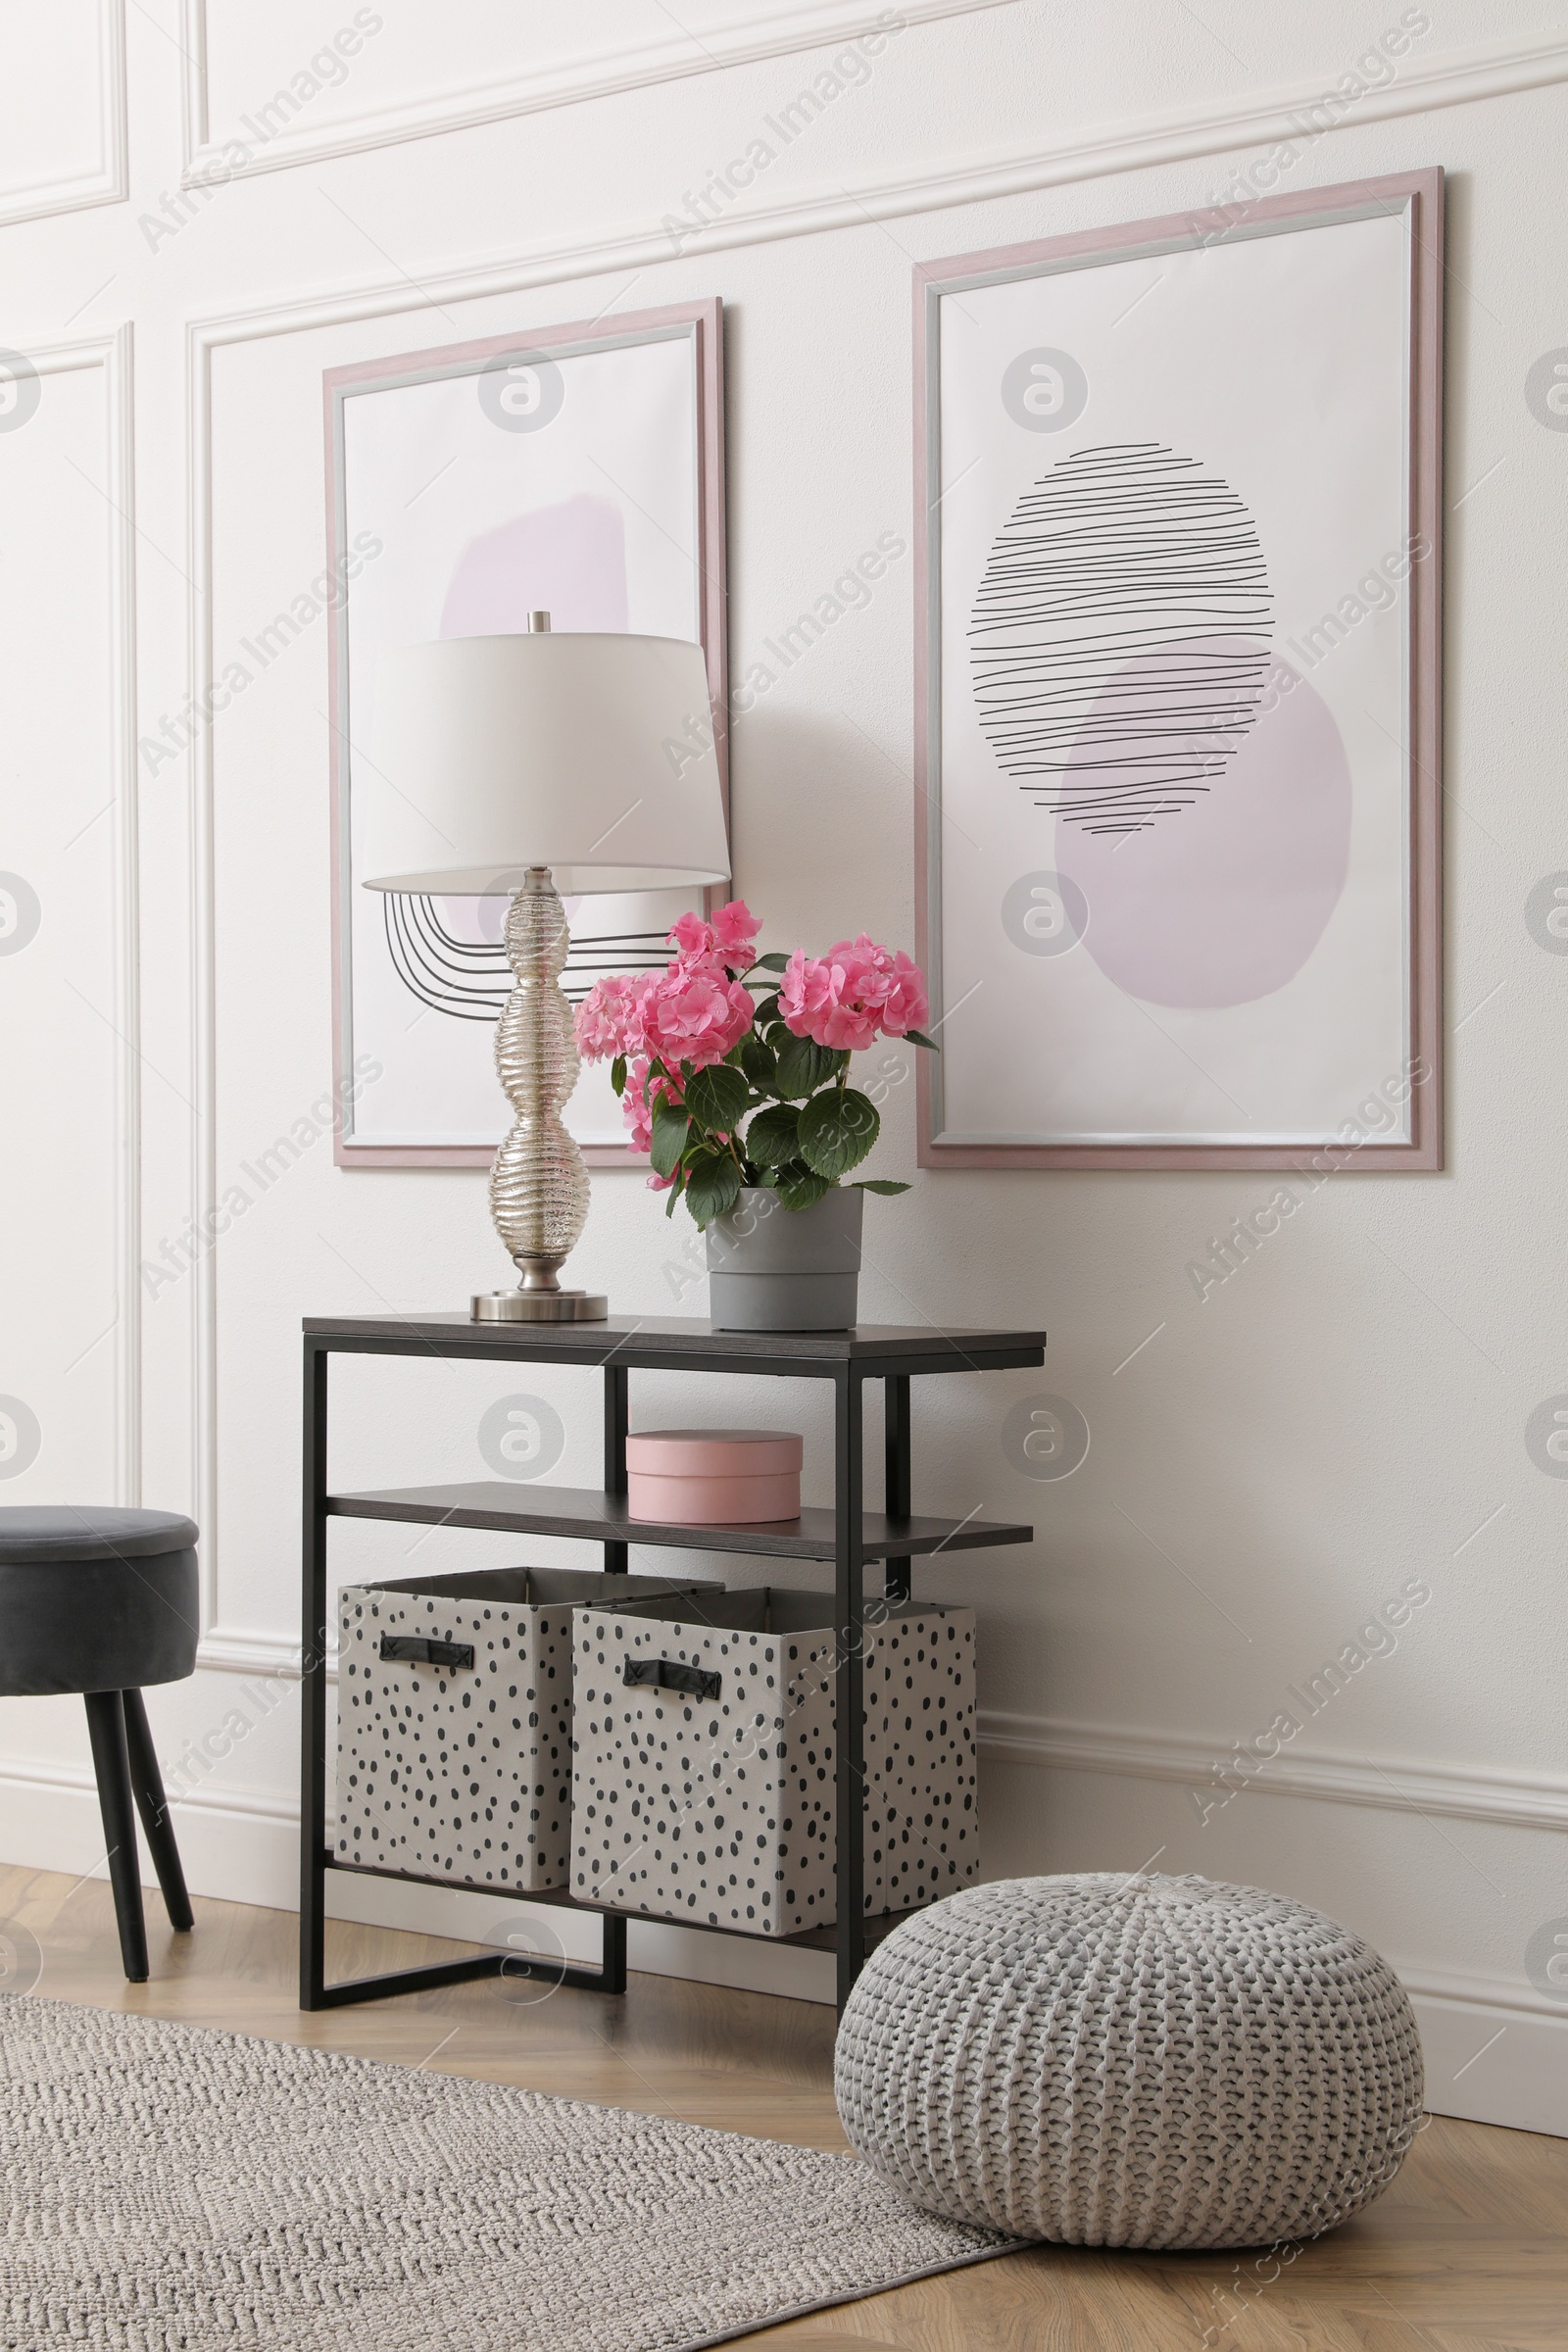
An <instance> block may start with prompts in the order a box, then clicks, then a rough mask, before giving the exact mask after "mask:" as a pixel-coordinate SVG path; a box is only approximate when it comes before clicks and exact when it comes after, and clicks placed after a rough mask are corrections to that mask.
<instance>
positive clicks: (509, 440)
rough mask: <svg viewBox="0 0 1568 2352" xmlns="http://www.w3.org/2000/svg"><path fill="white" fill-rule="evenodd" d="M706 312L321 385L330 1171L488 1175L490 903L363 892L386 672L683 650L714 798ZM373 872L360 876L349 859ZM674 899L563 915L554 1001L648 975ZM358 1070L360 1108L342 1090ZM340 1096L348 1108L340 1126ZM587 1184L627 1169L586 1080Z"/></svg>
mask: <svg viewBox="0 0 1568 2352" xmlns="http://www.w3.org/2000/svg"><path fill="white" fill-rule="evenodd" d="M721 368H722V356H721V308H720V305H719V303H718V302H717V300H716V299H715V300H712V301H708V302H700V303H691V304H685V305H682V306H680V307H677V308H674V309H669V310H660V311H645V312H642V313H640V314H634V315H627V316H624V317H619V318H615V319H594V320H591V321H589V322H588V323H586V324H582V325H573V326H563V327H555V328H551V329H549V330H545V331H538V330H533V331H530V332H529V333H528V334H526V335H508V336H498V337H494V338H492V339H490V340H489V341H486V342H481V343H463V344H458V345H456V346H454V347H452V348H449V349H446V350H441V351H417V352H409V353H405V354H403V355H401V356H400V357H397V358H394V359H383V360H373V361H368V362H366V363H364V364H361V365H356V366H353V367H347V368H332V369H330V370H328V372H327V373H326V375H325V376H324V378H323V388H324V393H325V402H326V435H327V531H328V538H329V552H330V556H331V560H332V562H333V564H334V566H340V567H341V572H342V576H343V578H344V581H345V584H346V588H347V593H346V595H345V598H344V601H343V602H342V604H341V605H340V607H339V608H338V610H337V613H335V615H334V633H333V637H332V644H331V657H330V659H331V687H330V691H331V703H330V717H331V741H332V816H333V831H332V907H333V924H334V955H333V1035H334V1054H335V1072H334V1074H335V1076H336V1078H337V1080H338V1088H339V1101H340V1102H341V1103H343V1104H344V1105H345V1111H344V1117H345V1124H344V1126H343V1129H342V1132H341V1133H340V1134H339V1136H338V1139H337V1158H338V1162H339V1165H341V1166H347V1167H355V1166H360V1167H365V1166H371V1167H421V1166H423V1167H429V1166H438V1167H488V1166H489V1164H490V1161H491V1159H492V1158H493V1157H494V1154H495V1150H496V1147H497V1145H498V1144H499V1143H500V1141H501V1137H502V1134H503V1132H504V1130H505V1128H506V1126H507V1124H508V1123H509V1121H510V1116H511V1114H510V1112H509V1110H508V1107H507V1103H506V1101H505V1099H504V1097H503V1096H502V1094H501V1091H500V1089H499V1087H498V1085H497V1083H496V1075H495V1068H494V1064H493V1062H492V1060H491V1048H492V1039H493V1033H494V1029H495V1024H496V1021H497V1019H498V1017H499V1015H500V1012H501V1007H502V1005H504V1003H505V1002H506V999H507V997H508V995H509V994H510V992H511V988H512V973H511V970H510V967H509V965H508V963H507V958H506V952H505V949H504V946H503V944H502V926H503V924H504V923H505V920H506V911H507V902H506V901H505V900H504V899H463V898H428V897H426V898H418V897H407V896H399V895H396V894H391V893H382V892H371V891H367V890H364V889H362V888H361V886H360V885H361V882H362V880H363V877H364V876H365V875H366V874H367V873H368V872H372V871H373V870H374V864H373V852H372V851H371V849H370V847H369V845H368V843H367V842H366V840H365V839H364V837H363V836H364V830H365V828H364V826H363V825H362V824H361V823H360V822H359V821H358V820H357V815H356V797H355V782H356V777H357V775H358V776H361V777H363V776H364V775H365V773H366V771H367V768H368V769H369V770H370V772H372V773H373V772H376V769H377V767H378V765H379V762H378V760H377V749H378V746H377V732H376V730H377V711H376V677H377V671H378V668H379V665H380V663H381V662H382V660H383V658H384V657H386V656H387V655H389V654H394V655H395V653H396V651H397V649H398V648H399V647H400V646H404V645H410V644H417V643H418V642H420V641H421V640H424V639H428V638H434V637H475V636H488V635H500V634H511V633H514V632H520V631H522V630H525V629H526V628H527V625H528V614H529V613H530V612H533V611H536V610H544V611H547V612H548V613H550V614H551V621H552V626H553V627H554V628H556V629H558V630H570V629H600V630H631V631H636V632H639V633H643V634H647V635H651V636H662V637H682V638H687V639H690V640H691V641H693V642H694V643H698V644H701V645H702V646H703V647H704V649H705V651H706V654H707V659H708V679H709V693H710V699H711V711H701V712H694V713H693V714H692V724H693V726H694V727H703V728H706V727H709V726H714V727H716V729H717V733H718V741H717V752H718V760H719V774H720V778H721V780H722V781H723V782H724V784H725V789H726V794H727V774H728V771H727V765H726V757H725V755H726V742H725V736H724V727H723V713H724V711H725V709H726V701H725V647H724V470H723V399H722V376H721ZM367 857H370V858H371V862H370V863H367V862H366V859H367ZM691 904H692V894H691V893H690V892H686V891H678V890H677V891H663V892H658V893H651V894H648V895H645V896H641V897H631V896H626V895H618V896H613V897H600V898H581V899H567V900H566V902H565V906H566V915H567V920H568V922H569V923H570V925H571V932H572V950H571V956H570V960H569V962H568V963H567V966H566V970H565V972H564V975H563V979H564V987H565V990H566V993H567V995H568V997H570V998H572V999H573V1001H575V1000H576V999H578V998H580V997H582V996H583V995H585V994H586V992H587V990H588V989H589V988H590V987H591V986H592V984H593V982H594V980H595V979H596V978H597V977H598V975H599V974H600V973H601V972H604V971H632V970H636V969H638V968H639V967H643V966H646V967H647V968H649V969H654V968H657V967H658V966H660V965H662V963H663V962H664V960H665V957H666V955H667V950H666V949H665V947H664V944H663V942H664V934H665V932H666V931H667V930H668V929H669V926H670V924H671V923H672V922H673V921H674V920H675V918H676V917H677V916H678V915H680V914H682V913H684V912H685V911H686V909H687V907H689V906H690V905H691ZM371 1065H373V1067H374V1069H375V1071H376V1076H375V1078H374V1080H373V1083H367V1084H362V1085H360V1086H359V1087H357V1088H356V1087H355V1086H354V1085H353V1083H352V1081H351V1082H350V1084H348V1085H347V1086H345V1084H344V1079H345V1075H346V1073H349V1072H357V1073H363V1072H364V1071H365V1069H366V1068H367V1067H368V1066H371ZM351 1097H352V1098H354V1099H353V1100H352V1101H351ZM564 1117H565V1122H566V1125H567V1126H568V1128H569V1129H570V1130H571V1133H572V1134H573V1135H574V1136H575V1138H576V1140H577V1142H578V1143H579V1144H580V1145H581V1146H582V1147H583V1151H584V1154H585V1156H586V1157H587V1158H588V1159H589V1161H590V1163H591V1164H596V1165H624V1164H625V1162H626V1161H627V1159H628V1158H629V1157H630V1152H629V1148H628V1146H627V1144H626V1141H625V1128H624V1124H623V1122H622V1119H621V1115H620V1105H619V1103H618V1102H617V1101H616V1098H615V1096H614V1095H613V1092H612V1090H611V1086H610V1081H609V1077H608V1074H607V1072H606V1071H605V1070H604V1069H600V1068H589V1067H585V1068H584V1070H583V1072H582V1075H581V1077H580V1078H579V1080H578V1083H577V1087H576V1090H575V1092H574V1093H573V1095H572V1098H571V1100H570V1102H569V1103H568V1104H567V1105H566V1109H565V1112H564Z"/></svg>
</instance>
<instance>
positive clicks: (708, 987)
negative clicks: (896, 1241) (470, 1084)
mask: <svg viewBox="0 0 1568 2352" xmlns="http://www.w3.org/2000/svg"><path fill="white" fill-rule="evenodd" d="M758 927H759V926H758V919H757V917H756V916H755V915H754V914H753V913H752V912H751V911H750V909H749V908H748V907H747V906H746V905H745V903H744V901H741V900H736V901H734V902H733V903H732V904H731V905H730V906H728V907H720V908H719V909H718V911H717V913H716V914H715V915H714V916H713V917H712V919H711V922H705V921H704V919H703V918H702V916H701V915H697V914H683V915H682V916H681V919H680V921H679V922H678V923H677V924H676V925H675V927H674V929H673V930H672V931H671V932H670V934H669V944H670V946H671V948H672V949H673V950H674V954H673V955H672V956H671V958H670V961H669V963H668V964H667V965H666V967H665V969H664V970H663V971H662V972H659V973H654V974H652V975H647V976H625V977H613V978H609V979H604V980H600V981H598V982H596V983H595V985H594V987H593V988H592V990H591V991H590V992H589V994H588V996H587V998H586V999H585V1000H584V1002H583V1003H582V1004H581V1005H579V1006H578V1008H577V1015H576V1034H577V1045H578V1049H579V1051H580V1052H581V1054H583V1057H584V1058H585V1059H586V1060H588V1061H607V1060H608V1061H609V1062H610V1063H611V1073H610V1074H611V1083H612V1084H613V1087H614V1089H615V1092H616V1093H617V1094H618V1095H619V1097H620V1099H621V1106H622V1109H623V1112H624V1115H625V1119H626V1124H627V1126H628V1127H629V1128H630V1130H631V1140H632V1143H633V1144H634V1145H635V1146H636V1147H637V1149H638V1150H640V1151H644V1152H647V1153H648V1155H649V1157H650V1159H651V1160H652V1161H653V1164H654V1173H653V1175H652V1176H651V1177H650V1178H649V1180H648V1181H649V1183H650V1185H652V1186H653V1187H654V1188H655V1189H656V1190H658V1191H667V1192H668V1194H669V1211H668V1212H666V1213H670V1212H672V1211H673V1209H674V1206H675V1202H676V1201H679V1200H684V1201H685V1202H686V1205H687V1207H688V1209H689V1210H690V1211H691V1214H692V1215H693V1216H694V1217H695V1218H696V1220H697V1223H698V1224H699V1226H701V1227H702V1228H703V1230H704V1232H705V1233H706V1234H707V1236H708V1264H709V1273H710V1278H711V1279H710V1289H711V1306H712V1320H713V1322H714V1323H715V1324H717V1325H719V1326H720V1327H722V1328H727V1329H729V1330H766V1331H810V1330H832V1329H839V1328H842V1327H843V1326H845V1325H846V1324H852V1323H853V1322H854V1321H855V1294H856V1278H857V1275H858V1270H859V1263H860V1224H861V1215H862V1209H863V1204H864V1196H865V1194H866V1193H868V1192H872V1193H904V1192H907V1191H908V1189H909V1188H908V1186H907V1185H905V1184H895V1183H890V1182H888V1181H887V1180H886V1179H882V1178H875V1177H871V1178H856V1179H855V1180H854V1182H852V1183H846V1181H845V1180H846V1178H847V1177H849V1175H850V1172H851V1170H852V1169H854V1168H858V1166H859V1165H860V1163H861V1161H862V1160H863V1159H864V1158H865V1157H866V1155H867V1153H868V1152H870V1150H871V1147H872V1146H873V1144H874V1143H875V1142H876V1139H877V1136H878V1133H879V1132H880V1129H881V1124H882V1122H881V1117H880V1114H879V1113H878V1110H877V1107H876V1104H875V1103H873V1102H871V1100H870V1098H869V1097H868V1096H866V1095H864V1094H862V1093H860V1092H859V1090H858V1088H856V1087H853V1086H851V1085H850V1083H849V1072H850V1060H851V1056H852V1055H853V1054H858V1053H863V1052H864V1051H865V1050H866V1048H867V1047H869V1046H872V1045H874V1044H875V1043H876V1041H877V1039H879V1038H905V1039H907V1040H908V1042H909V1043H910V1044H911V1045H914V1046H923V1047H926V1048H927V1049H929V1050H931V1051H933V1052H934V1051H935V1049H934V1047H932V1045H931V1040H930V1039H929V1038H928V1037H926V1036H925V1035H924V1034H923V1033H922V1030H921V1028H920V1023H921V1022H923V1021H925V1020H927V1019H928V1018H929V1017H930V1008H929V1005H928V1003H927V999H926V991H925V980H924V977H923V975H922V974H921V972H920V969H919V966H918V965H917V964H914V963H912V962H911V961H910V959H909V957H908V956H906V955H904V954H903V953H902V952H901V953H897V954H895V953H894V952H893V951H892V950H891V949H888V948H884V947H879V946H878V945H877V944H876V942H875V941H873V940H871V939H870V938H868V937H867V936H866V934H865V933H864V932H862V933H861V934H860V936H859V937H858V939H854V940H840V941H839V942H838V944H837V945H836V946H835V947H831V948H829V950H828V952H827V954H826V955H825V956H808V955H807V954H806V952H805V950H804V949H801V948H797V949H796V950H795V952H794V953H793V955H788V956H785V955H767V956H759V955H758V954H757V952H756V941H757V932H758ZM780 1212H782V1213H780Z"/></svg>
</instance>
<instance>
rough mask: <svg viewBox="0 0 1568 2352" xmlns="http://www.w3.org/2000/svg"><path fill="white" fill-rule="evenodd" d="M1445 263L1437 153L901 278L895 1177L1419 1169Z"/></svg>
mask: <svg viewBox="0 0 1568 2352" xmlns="http://www.w3.org/2000/svg"><path fill="white" fill-rule="evenodd" d="M1442 290H1443V175H1442V172H1440V171H1436V170H1434V171H1427V172H1414V173H1410V174H1408V175H1404V176H1400V177H1397V178H1388V179H1376V180H1361V181H1357V182H1354V183H1353V184H1351V185H1348V186H1342V187H1334V188H1318V189H1312V190H1307V191H1303V192H1302V193H1300V194H1299V195H1291V196H1286V197H1275V198H1272V199H1269V200H1267V201H1265V202H1261V203H1257V204H1253V205H1250V206H1248V207H1246V208H1245V210H1241V211H1239V210H1238V209H1237V208H1234V207H1233V208H1230V209H1229V210H1228V211H1226V212H1223V213H1216V214H1200V215H1197V216H1186V217H1180V218H1175V219H1169V220H1162V221H1138V222H1135V223H1133V224H1131V225H1128V226H1124V227H1119V228H1112V229H1106V230H1095V231H1090V232H1088V233H1086V234H1082V235H1075V236H1070V237H1058V238H1054V239H1052V240H1051V241H1049V242H1047V243H1045V244H1035V245H1019V246H1013V247H1008V248H1005V249H1002V250H1000V251H994V252H990V253H978V254H967V255H964V256H961V257H960V258H958V259H956V260H953V261H945V262H933V263H928V264H926V265H924V266H922V267H921V268H919V269H918V270H916V272H915V417H916V431H915V484H916V486H915V517H916V528H917V557H918V573H917V597H916V606H917V613H916V632H917V634H916V678H917V693H916V706H917V718H916V758H917V762H918V764H917V766H916V771H915V780H916V785H917V791H916V795H915V809H916V853H915V854H916V866H917V890H916V907H917V919H918V922H919V924H920V927H921V931H920V951H919V952H920V961H921V963H922V964H923V965H924V967H925V970H926V972H927V974H928V976H929V979H930V984H931V999H932V1019H933V1027H934V1030H935V1033H936V1035H937V1037H938V1042H939V1043H940V1045H941V1047H942V1052H941V1054H940V1056H938V1055H928V1054H922V1055H921V1056H920V1057H919V1059H920V1072H919V1076H920V1085H921V1117H920V1156H921V1164H922V1165H923V1166H926V1167H943V1166H967V1167H1007V1166H1017V1167H1043V1168H1044V1167H1080V1168H1095V1167H1099V1168H1107V1167H1119V1168H1137V1167H1143V1168H1156V1167H1157V1168H1177V1167H1195V1168H1241V1167H1259V1168H1263V1167H1267V1168H1285V1167H1291V1166H1294V1165H1296V1164H1298V1163H1299V1161H1301V1160H1302V1159H1303V1158H1306V1157H1310V1156H1311V1155H1312V1154H1314V1153H1320V1152H1325V1151H1329V1152H1336V1153H1346V1152H1348V1153H1349V1156H1350V1157H1351V1159H1353V1164H1354V1165H1356V1166H1358V1167H1377V1168H1410V1169H1421V1168H1436V1167H1439V1166H1441V1164H1442V1159H1441V1153H1442V1132H1443V1131H1442V1111H1441V1096H1440V1085H1441V1072H1440V1066H1439V1065H1440V1057H1441V1040H1440V1030H1439V1013H1440V998H1439V991H1440V952H1439V951H1440V922H1441V900H1440V863H1439V840H1440V815H1441V783H1440V760H1441V751H1440V740H1439V728H1440V710H1441V705H1440V680H1439V653H1440V648H1439V618H1440V602H1441V597H1440V580H1441V562H1442V549H1441V512H1442V510H1441V355H1442ZM1357 1138H1359V1141H1357V1140H1356V1139H1357Z"/></svg>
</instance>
